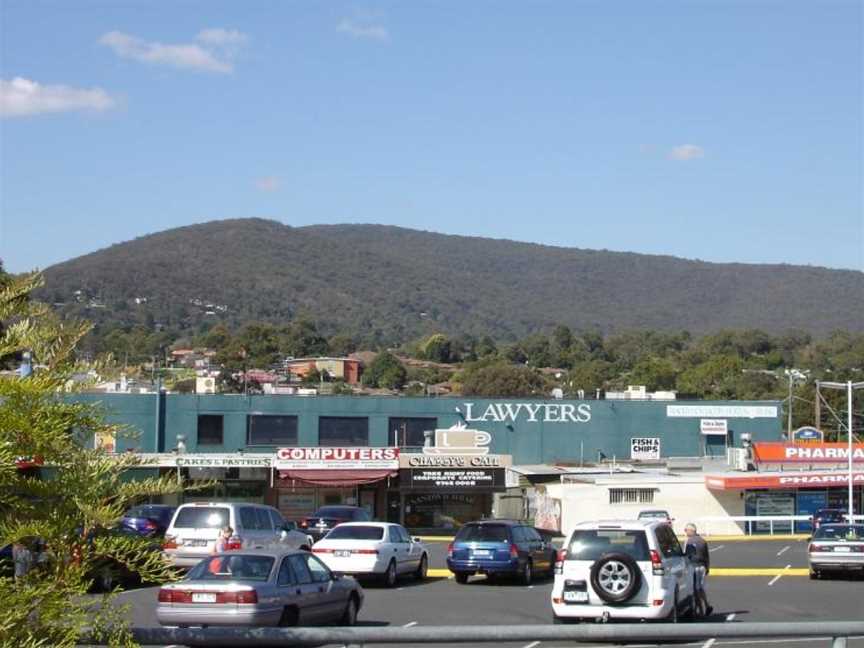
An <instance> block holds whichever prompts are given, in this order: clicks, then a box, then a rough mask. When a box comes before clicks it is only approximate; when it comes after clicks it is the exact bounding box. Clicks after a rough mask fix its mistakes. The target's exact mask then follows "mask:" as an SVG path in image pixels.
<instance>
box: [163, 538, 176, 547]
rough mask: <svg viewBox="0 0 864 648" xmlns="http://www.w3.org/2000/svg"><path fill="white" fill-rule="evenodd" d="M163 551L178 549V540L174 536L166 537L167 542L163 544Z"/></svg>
mask: <svg viewBox="0 0 864 648" xmlns="http://www.w3.org/2000/svg"><path fill="white" fill-rule="evenodd" d="M162 548H163V549H176V548H177V538H175V537H174V536H169V535H166V536H165V540H163V542H162Z"/></svg>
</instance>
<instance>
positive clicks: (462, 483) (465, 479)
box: [400, 468, 505, 491]
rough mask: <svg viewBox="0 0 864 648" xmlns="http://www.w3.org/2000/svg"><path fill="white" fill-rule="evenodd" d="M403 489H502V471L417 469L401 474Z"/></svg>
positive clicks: (487, 469)
mask: <svg viewBox="0 0 864 648" xmlns="http://www.w3.org/2000/svg"><path fill="white" fill-rule="evenodd" d="M400 480H402V481H403V483H404V487H405V488H411V489H417V490H421V489H422V490H429V491H448V490H450V491H471V490H494V489H503V488H504V486H505V475H504V470H503V469H500V468H499V469H496V468H466V469H461V468H441V469H427V468H418V469H414V470H407V471H404V472H403V473H402V475H401V476H400Z"/></svg>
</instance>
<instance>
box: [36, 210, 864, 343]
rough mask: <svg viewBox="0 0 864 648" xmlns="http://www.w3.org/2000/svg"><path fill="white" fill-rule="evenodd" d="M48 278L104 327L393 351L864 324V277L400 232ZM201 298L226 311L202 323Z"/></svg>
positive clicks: (162, 259) (365, 228)
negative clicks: (302, 337)
mask: <svg viewBox="0 0 864 648" xmlns="http://www.w3.org/2000/svg"><path fill="white" fill-rule="evenodd" d="M44 273H45V277H46V284H47V285H46V288H45V289H44V290H43V295H42V297H43V298H47V299H49V300H50V301H54V302H58V303H62V304H64V306H63V307H62V308H63V309H64V310H66V311H67V312H75V313H76V314H82V313H81V311H85V310H86V311H87V312H86V313H84V315H85V316H88V317H90V318H91V319H94V320H95V321H96V322H97V324H99V325H109V324H118V325H123V326H131V325H134V324H136V323H142V317H143V319H144V320H146V321H148V322H149V320H151V319H152V320H153V321H152V322H150V323H159V324H162V325H163V326H168V327H171V328H174V329H177V330H181V331H186V330H195V329H197V328H200V327H201V326H202V325H204V324H206V323H207V322H215V321H225V323H227V324H229V325H232V326H237V325H240V324H242V323H243V322H246V321H253V320H261V321H284V320H286V319H291V318H295V317H298V316H308V317H311V318H312V319H315V320H316V321H318V322H319V323H320V324H321V326H322V328H323V330H325V331H329V332H346V333H350V334H352V335H355V336H360V337H369V336H371V337H372V338H374V339H377V340H379V341H382V342H384V341H401V340H404V339H406V338H411V337H417V336H420V335H424V334H428V333H430V332H435V331H441V332H444V333H451V334H456V333H472V334H487V333H488V334H491V335H492V336H493V337H498V338H501V339H512V338H516V337H520V336H524V335H525V334H528V333H532V332H535V331H541V330H545V329H547V328H548V327H550V326H552V325H554V324H567V325H568V326H570V327H571V328H574V329H599V330H600V331H602V332H604V333H608V332H615V331H619V330H624V329H633V328H654V329H659V330H673V329H674V330H680V329H686V330H689V331H691V332H693V333H703V332H707V331H712V330H717V329H721V328H764V329H766V330H768V331H780V330H788V329H793V328H796V329H803V330H807V331H810V332H812V333H815V334H825V333H827V332H829V331H831V330H834V329H848V330H862V328H864V323H862V320H864V318H862V317H861V316H860V310H861V309H860V304H862V303H864V273H861V272H858V271H855V270H838V269H831V268H824V267H819V266H796V265H791V264H743V263H714V262H708V261H701V260H692V259H681V258H679V257H674V256H669V255H646V254H639V253H635V252H619V251H610V250H591V249H586V248H569V247H560V246H551V245H545V244H539V243H523V242H517V241H510V240H507V239H490V238H485V237H477V236H470V237H469V236H459V235H454V234H438V233H435V232H431V231H424V230H413V229H407V228H402V227H397V226H393V225H374V224H349V225H310V226H302V227H295V226H291V225H285V224H282V223H280V222H278V221H273V220H266V219H259V218H255V219H229V220H219V221H211V222H207V223H200V224H195V225H186V226H183V227H179V228H173V229H169V230H163V231H161V232H155V233H153V234H148V235H144V236H141V237H137V238H135V239H133V240H131V241H126V242H123V243H116V244H114V245H111V246H109V247H106V248H103V249H101V250H97V251H94V252H91V253H88V254H85V255H82V256H80V257H77V258H75V259H70V260H68V261H64V262H62V263H59V264H56V265H53V266H51V267H49V268H46V269H45V271H44ZM75 291H81V295H83V296H84V298H85V299H84V301H83V302H82V301H81V299H80V297H81V295H79V296H77V297H73V295H74V294H75ZM136 298H139V299H141V298H146V299H147V302H146V304H135V303H134V300H135V299H136ZM193 300H198V301H202V302H203V303H204V304H205V305H206V304H207V303H210V304H212V305H214V306H215V305H219V306H225V307H226V310H225V311H224V312H221V311H220V312H214V314H211V315H207V314H206V313H207V311H206V310H204V311H202V312H199V311H201V309H200V308H199V307H198V306H196V305H195V304H193V303H192V302H193ZM94 301H95V302H96V303H97V306H99V307H98V308H97V307H94V306H92V302H94ZM855 303H857V304H859V307H858V308H857V309H856V308H855V307H854V304H855ZM211 310H212V309H211ZM142 313H143V314H142ZM148 313H149V315H150V317H149V318H148V317H147V314H148Z"/></svg>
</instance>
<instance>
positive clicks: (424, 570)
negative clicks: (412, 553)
mask: <svg viewBox="0 0 864 648" xmlns="http://www.w3.org/2000/svg"><path fill="white" fill-rule="evenodd" d="M428 573H429V559H428V558H427V557H426V554H425V553H424V554H423V557H422V558H420V564H419V565H418V567H417V572H416V573H415V574H414V575H415V576H416V577H417V580H419V581H423V580H426V574H428Z"/></svg>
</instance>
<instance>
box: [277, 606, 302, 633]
mask: <svg viewBox="0 0 864 648" xmlns="http://www.w3.org/2000/svg"><path fill="white" fill-rule="evenodd" d="M297 616H298V615H297V608H295V607H286V608H285V609H284V610H282V616H281V617H279V627H280V628H293V627H294V626H296V625H297Z"/></svg>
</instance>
